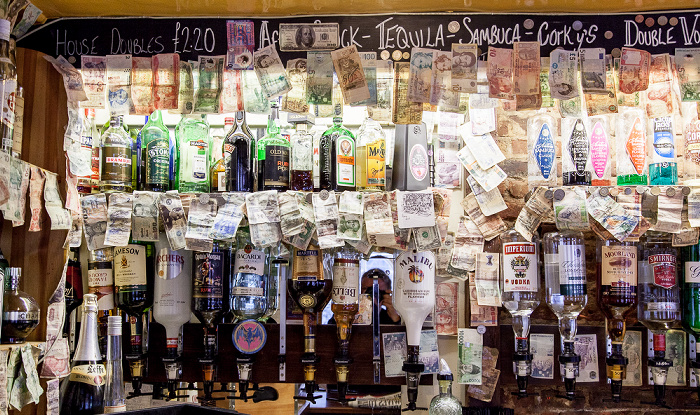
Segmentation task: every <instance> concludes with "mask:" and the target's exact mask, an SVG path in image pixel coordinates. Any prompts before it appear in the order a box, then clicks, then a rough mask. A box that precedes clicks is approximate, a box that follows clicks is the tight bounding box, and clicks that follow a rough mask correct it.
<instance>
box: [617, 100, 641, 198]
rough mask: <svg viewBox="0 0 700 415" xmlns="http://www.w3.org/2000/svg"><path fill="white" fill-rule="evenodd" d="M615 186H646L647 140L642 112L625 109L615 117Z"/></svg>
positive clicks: (636, 109)
mask: <svg viewBox="0 0 700 415" xmlns="http://www.w3.org/2000/svg"><path fill="white" fill-rule="evenodd" d="M615 142H616V143H617V144H616V147H615V149H616V160H617V185H618V186H628V185H638V184H641V185H645V184H647V160H646V156H647V148H646V145H647V138H646V121H645V118H644V111H643V110H642V109H639V108H626V109H625V110H624V111H622V112H620V114H618V116H617V128H616V130H615Z"/></svg>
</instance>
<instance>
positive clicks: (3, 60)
mask: <svg viewBox="0 0 700 415" xmlns="http://www.w3.org/2000/svg"><path fill="white" fill-rule="evenodd" d="M11 30H12V25H11V24H10V22H9V21H8V20H5V19H3V20H2V21H0V99H2V119H1V122H0V124H1V125H0V138H1V140H0V142H1V143H2V151H5V152H7V153H8V154H11V153H12V144H13V140H12V139H13V137H12V133H13V127H14V117H15V108H14V104H15V94H16V90H17V67H16V66H15V64H14V63H13V62H12V59H11V46H10V42H11V41H10V31H11Z"/></svg>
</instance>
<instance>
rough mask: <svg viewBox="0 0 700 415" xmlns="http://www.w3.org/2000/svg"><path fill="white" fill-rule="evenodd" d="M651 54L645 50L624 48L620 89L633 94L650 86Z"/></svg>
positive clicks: (621, 60)
mask: <svg viewBox="0 0 700 415" xmlns="http://www.w3.org/2000/svg"><path fill="white" fill-rule="evenodd" d="M650 64H651V54H650V53H649V52H647V51H645V50H641V49H634V48H627V47H623V48H622V55H621V58H620V73H619V77H620V91H622V92H623V93H625V94H632V93H634V92H637V91H644V90H646V89H647V87H648V86H649V68H650Z"/></svg>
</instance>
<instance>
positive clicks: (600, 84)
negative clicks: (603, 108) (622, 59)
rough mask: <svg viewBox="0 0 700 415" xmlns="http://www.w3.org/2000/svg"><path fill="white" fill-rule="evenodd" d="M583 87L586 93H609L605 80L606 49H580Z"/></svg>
mask: <svg viewBox="0 0 700 415" xmlns="http://www.w3.org/2000/svg"><path fill="white" fill-rule="evenodd" d="M579 63H580V66H581V88H582V89H583V92H584V93H586V94H607V92H608V91H607V86H606V82H605V49H604V48H581V49H579Z"/></svg>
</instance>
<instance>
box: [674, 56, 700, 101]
mask: <svg viewBox="0 0 700 415" xmlns="http://www.w3.org/2000/svg"><path fill="white" fill-rule="evenodd" d="M675 61H676V70H677V71H678V83H679V84H680V90H681V99H682V100H683V101H686V102H687V101H700V48H676V51H675Z"/></svg>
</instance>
